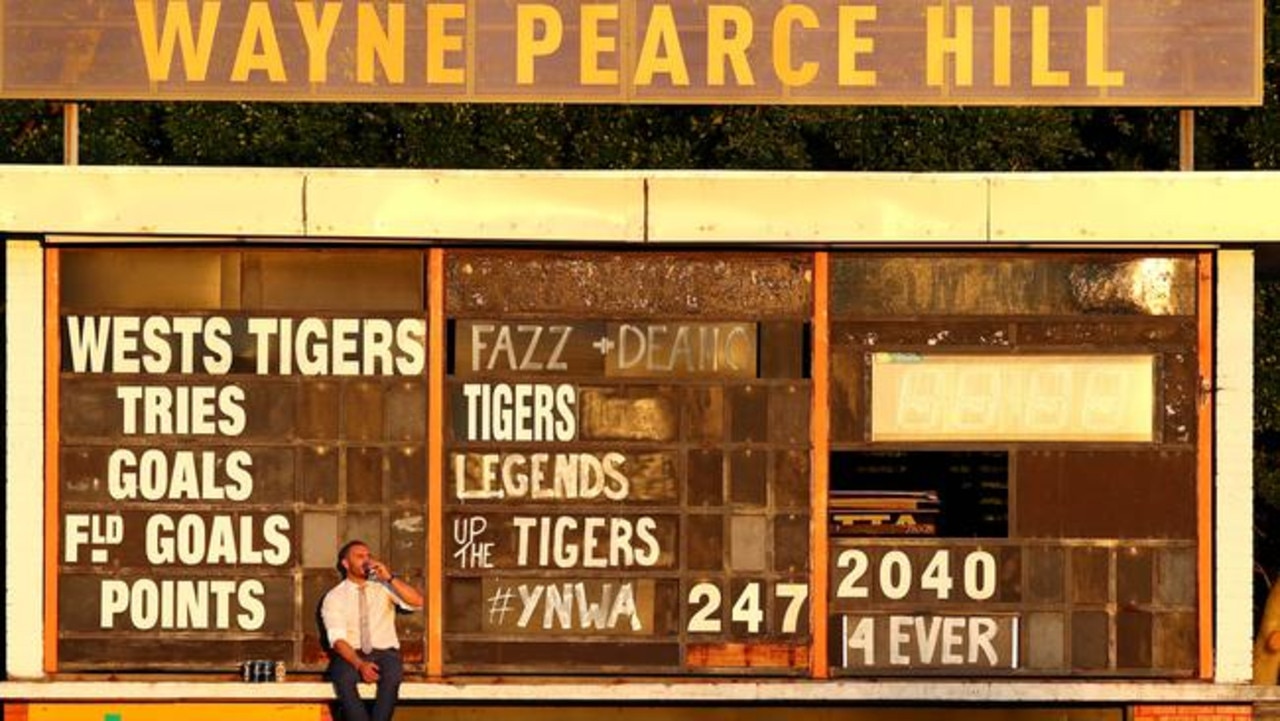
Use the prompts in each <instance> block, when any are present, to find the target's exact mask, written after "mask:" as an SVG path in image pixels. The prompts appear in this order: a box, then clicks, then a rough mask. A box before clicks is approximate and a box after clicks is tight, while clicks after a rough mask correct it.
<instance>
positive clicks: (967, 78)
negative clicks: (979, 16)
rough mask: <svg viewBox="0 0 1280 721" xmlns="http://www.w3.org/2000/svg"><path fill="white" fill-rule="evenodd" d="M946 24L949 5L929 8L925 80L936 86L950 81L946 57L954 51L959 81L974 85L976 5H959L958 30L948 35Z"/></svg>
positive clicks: (956, 12)
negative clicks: (947, 74) (974, 23)
mask: <svg viewBox="0 0 1280 721" xmlns="http://www.w3.org/2000/svg"><path fill="white" fill-rule="evenodd" d="M946 28H947V9H946V7H944V6H941V5H934V6H930V7H929V8H927V9H926V10H925V37H926V38H927V48H926V51H925V52H926V62H925V83H926V84H928V85H930V86H932V87H935V88H940V87H942V86H943V85H945V84H946V73H945V72H944V71H943V59H944V57H945V56H947V55H951V56H953V57H954V58H955V66H954V67H955V84H956V85H957V86H960V87H968V86H970V85H973V6H972V5H957V6H956V8H955V32H954V33H953V34H951V35H947V30H946Z"/></svg>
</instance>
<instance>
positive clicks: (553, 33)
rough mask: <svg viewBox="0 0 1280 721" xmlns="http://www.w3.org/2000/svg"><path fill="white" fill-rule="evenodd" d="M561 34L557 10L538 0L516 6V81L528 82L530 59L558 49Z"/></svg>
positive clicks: (530, 67)
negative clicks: (539, 29)
mask: <svg viewBox="0 0 1280 721" xmlns="http://www.w3.org/2000/svg"><path fill="white" fill-rule="evenodd" d="M539 27H540V28H542V31H541V34H539V32H538V28H539ZM563 38H564V20H563V19H562V18H561V17H560V11H559V10H556V9H555V8H554V7H552V6H551V5H543V4H541V3H539V4H528V5H518V6H516V83H518V84H520V85H532V84H533V61H534V59H535V58H540V57H545V56H547V55H551V54H552V53H554V52H555V51H557V50H559V49H560V41H561V40H562V39H563Z"/></svg>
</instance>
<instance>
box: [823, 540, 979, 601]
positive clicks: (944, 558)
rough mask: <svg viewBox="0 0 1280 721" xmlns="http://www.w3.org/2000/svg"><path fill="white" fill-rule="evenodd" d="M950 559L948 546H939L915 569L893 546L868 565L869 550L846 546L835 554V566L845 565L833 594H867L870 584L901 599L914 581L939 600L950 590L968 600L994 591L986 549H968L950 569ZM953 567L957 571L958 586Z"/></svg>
mask: <svg viewBox="0 0 1280 721" xmlns="http://www.w3.org/2000/svg"><path fill="white" fill-rule="evenodd" d="M951 561H952V559H951V549H946V548H943V549H939V550H937V551H935V552H934V554H933V556H932V557H931V558H930V559H929V560H928V561H927V562H925V564H924V568H923V569H916V568H914V567H913V566H912V563H911V556H908V555H907V554H906V553H905V552H903V551H898V550H893V551H887V552H885V553H884V555H882V556H880V558H879V562H878V563H877V564H876V568H875V569H872V568H871V565H872V563H871V556H870V554H868V553H867V552H866V551H864V550H862V549H860V548H850V549H847V550H844V551H841V552H840V555H838V556H836V568H841V569H846V568H847V569H849V570H848V571H847V572H845V573H844V575H843V576H841V578H840V583H839V585H837V586H836V598H870V597H871V590H872V588H874V589H875V590H876V591H877V593H878V595H879V596H880V597H882V598H884V599H887V600H890V601H901V600H902V599H904V598H906V597H907V596H908V595H909V594H910V593H911V592H912V590H913V589H914V588H915V587H916V584H917V582H918V583H919V588H920V590H922V591H926V592H930V593H932V594H933V595H934V597H936V598H937V599H938V600H940V601H945V600H948V599H950V598H952V594H953V593H963V594H964V597H965V598H967V599H968V600H970V601H986V600H987V599H989V598H991V597H992V596H994V595H995V593H996V576H997V564H996V557H995V556H994V555H993V554H992V553H991V552H990V551H982V550H973V551H969V552H968V553H966V554H965V555H964V559H963V560H961V561H960V562H959V563H958V564H955V565H958V566H961V567H962V568H957V569H953V567H952V566H953V564H952V562H951ZM956 571H959V574H958V575H959V580H960V588H959V589H957V588H956V577H955V576H956V573H955V572H956ZM917 572H918V573H919V577H918V578H917Z"/></svg>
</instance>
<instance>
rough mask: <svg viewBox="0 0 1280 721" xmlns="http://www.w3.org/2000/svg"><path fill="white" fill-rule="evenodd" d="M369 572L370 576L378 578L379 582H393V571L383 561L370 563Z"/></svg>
mask: <svg viewBox="0 0 1280 721" xmlns="http://www.w3.org/2000/svg"><path fill="white" fill-rule="evenodd" d="M369 570H370V571H371V573H370V574H369V575H370V576H373V577H375V578H377V579H378V580H379V581H382V582H383V583H390V582H391V569H389V568H387V566H386V564H384V563H383V562H382V561H373V560H371V561H369Z"/></svg>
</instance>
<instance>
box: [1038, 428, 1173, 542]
mask: <svg viewBox="0 0 1280 721" xmlns="http://www.w3.org/2000/svg"><path fill="white" fill-rule="evenodd" d="M1016 464H1017V468H1018V495H1017V499H1016V504H1017V510H1016V512H1017V516H1018V533H1019V535H1020V536H1022V537H1024V538H1119V539H1124V538H1169V539H1193V538H1195V507H1196V505H1195V453H1194V451H1174V450H1154V449H1153V450H1127V451H1101V450H1093V451H1083V450H1081V451H1066V450H1060V451H1047V450H1046V451H1032V450H1026V451H1018V452H1017V453H1016Z"/></svg>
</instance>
